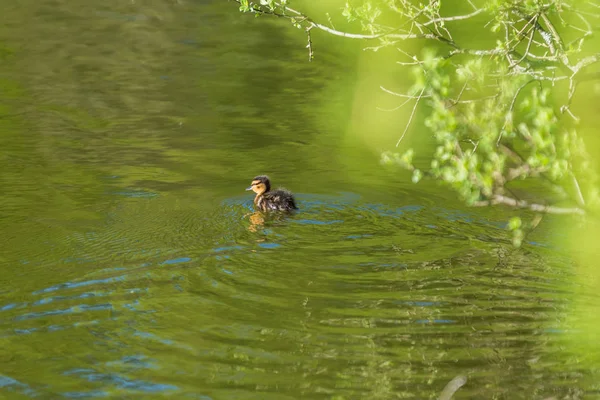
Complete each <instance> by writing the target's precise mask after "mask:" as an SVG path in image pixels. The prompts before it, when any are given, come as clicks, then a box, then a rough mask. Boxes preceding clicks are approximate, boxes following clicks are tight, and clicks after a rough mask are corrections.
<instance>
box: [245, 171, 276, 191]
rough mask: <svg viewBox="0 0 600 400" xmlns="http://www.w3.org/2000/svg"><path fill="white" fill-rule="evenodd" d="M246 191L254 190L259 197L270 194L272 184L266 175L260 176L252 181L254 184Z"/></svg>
mask: <svg viewBox="0 0 600 400" xmlns="http://www.w3.org/2000/svg"><path fill="white" fill-rule="evenodd" d="M246 190H252V191H253V192H254V193H256V194H257V195H261V194H263V193H264V192H268V191H269V190H271V182H269V177H268V176H266V175H259V176H257V177H255V178H254V179H252V184H251V185H250V187H247V188H246Z"/></svg>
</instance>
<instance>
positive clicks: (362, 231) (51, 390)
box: [0, 2, 598, 400]
mask: <svg viewBox="0 0 600 400" xmlns="http://www.w3.org/2000/svg"><path fill="white" fill-rule="evenodd" d="M36 4H38V3H36ZM85 4H87V3H85ZM85 4H84V3H81V4H80V6H82V7H84V6H85ZM227 5H229V4H228V3H225V5H223V4H220V3H219V4H216V3H215V4H213V5H205V4H200V2H198V3H193V2H192V3H190V4H183V3H178V2H165V3H162V2H153V3H149V4H148V5H146V6H145V7H147V8H135V7H136V6H134V5H130V6H127V7H125V6H122V5H119V4H116V3H115V4H108V5H105V6H103V7H93V6H90V5H89V4H88V5H87V8H85V7H84V8H77V7H78V6H77V5H60V4H50V3H47V4H46V2H42V3H41V5H40V7H39V8H38V9H36V10H37V11H36V13H37V14H35V13H34V11H32V9H31V8H27V7H25V6H23V7H24V8H23V9H20V8H19V7H16V8H12V9H10V16H11V19H10V20H11V21H13V22H14V21H16V20H19V18H34V15H32V13H34V14H35V18H36V21H37V22H38V24H37V25H35V26H34V27H32V28H31V30H28V31H27V32H26V31H25V28H22V30H18V29H19V27H18V26H17V25H16V24H12V25H8V26H7V27H5V28H3V29H4V30H3V31H2V33H3V35H2V36H1V37H2V38H3V40H4V46H5V47H6V48H13V47H14V48H17V49H20V50H19V51H16V53H15V54H13V55H11V56H9V57H7V59H6V60H7V61H6V63H7V64H6V65H7V67H6V74H5V75H4V76H5V78H3V79H4V81H3V82H5V86H6V87H9V86H10V85H12V87H14V92H13V97H11V98H9V99H8V100H6V103H5V105H4V106H3V107H4V108H3V112H4V113H5V116H4V117H3V118H2V119H0V124H1V125H0V130H1V131H2V140H3V143H2V145H3V154H2V158H0V162H1V168H2V175H1V179H2V181H1V182H2V194H0V196H1V197H0V201H1V204H0V205H1V206H2V207H1V208H0V221H1V222H2V226H1V228H0V234H1V235H2V238H3V240H2V253H1V254H0V349H1V350H0V395H1V396H3V397H5V398H49V399H54V398H95V397H100V398H102V397H104V398H150V397H169V398H191V399H202V400H210V399H214V400H216V399H299V398H307V399H362V398H373V399H396V398H413V399H428V398H430V399H435V398H438V396H440V394H441V393H442V391H443V389H444V387H445V385H446V384H447V383H448V382H449V381H450V380H452V379H453V378H455V377H461V376H462V377H466V379H467V382H466V384H464V386H462V387H461V388H460V389H458V391H457V393H456V395H455V398H477V399H479V398H481V399H491V398H501V399H545V398H550V397H552V396H554V397H555V398H569V399H575V398H586V397H587V398H593V397H594V396H595V395H597V392H594V390H597V386H595V385H596V383H595V378H597V377H598V376H597V374H596V375H594V372H593V371H589V370H585V369H584V368H581V367H579V366H578V364H577V360H576V359H574V358H572V357H571V355H570V354H568V352H567V351H566V350H565V348H564V347H563V346H562V340H563V338H564V337H565V336H566V335H568V334H569V332H567V331H565V329H564V328H563V326H562V324H561V322H562V321H563V319H564V317H565V315H566V313H567V312H568V306H569V300H570V299H571V297H572V288H571V287H570V285H569V282H570V278H571V277H572V275H573V273H574V271H573V265H572V262H571V261H570V260H569V259H568V258H567V257H566V255H565V253H564V250H563V249H562V248H561V247H560V245H559V243H560V239H561V237H560V233H554V234H550V231H549V230H548V229H547V228H545V226H548V225H545V222H546V220H545V221H544V223H543V224H542V225H541V226H540V228H539V229H538V230H536V231H535V232H534V233H533V234H532V235H531V236H530V237H528V238H527V239H526V243H525V245H524V246H523V248H522V249H520V250H515V249H514V248H513V247H512V246H511V244H510V236H509V235H508V233H507V232H506V230H505V222H506V220H507V219H508V217H509V214H508V213H504V212H502V211H490V210H478V209H465V208H463V207H462V206H461V205H460V203H458V202H455V201H453V200H452V198H451V195H450V194H448V193H447V192H445V191H444V189H441V188H437V187H433V188H432V187H429V186H427V185H426V184H425V185H424V186H414V185H412V184H411V183H409V182H408V181H409V178H408V177H407V176H405V175H402V174H398V173H396V172H390V171H387V170H384V169H383V168H382V167H381V166H379V165H377V155H373V154H367V153H365V154H363V155H362V156H361V157H358V158H356V159H352V160H351V161H352V162H348V161H343V162H340V161H339V160H338V159H337V158H336V156H335V155H334V154H336V152H338V153H343V152H344V151H349V150H348V149H349V148H350V149H354V148H360V147H359V145H358V144H357V143H353V142H350V143H348V142H344V141H343V140H342V138H341V135H342V134H340V133H339V132H341V131H343V126H342V125H343V124H339V125H340V126H338V128H337V129H338V130H337V131H335V129H333V128H335V125H336V124H335V123H332V125H330V126H323V125H319V124H320V123H319V122H318V121H322V120H323V116H322V115H320V114H319V112H320V110H319V107H318V106H317V105H315V104H314V103H313V102H314V101H315V99H316V98H317V96H316V95H315V94H314V91H315V90H316V89H315V88H316V87H318V86H319V85H320V84H323V82H325V81H329V80H330V78H331V75H332V74H333V72H328V71H329V70H328V68H331V69H332V70H335V68H338V67H339V66H337V65H336V64H335V62H334V61H330V62H329V64H328V63H324V65H323V64H321V65H320V66H316V67H313V66H303V65H302V64H300V61H299V60H304V58H305V53H303V52H302V53H295V52H293V51H292V50H291V49H293V48H295V47H294V46H296V44H295V43H293V44H290V45H289V47H285V48H284V47H282V48H280V49H278V53H271V52H270V50H269V48H263V47H261V45H260V43H263V44H264V43H268V44H270V46H275V45H274V44H273V42H269V41H268V38H270V37H273V36H275V37H277V35H276V34H279V35H280V36H281V35H283V33H282V32H286V31H287V30H286V29H284V28H281V30H280V28H276V27H274V26H273V25H271V24H267V23H265V24H255V23H254V22H253V21H251V20H250V21H249V20H248V19H244V18H243V17H241V16H239V15H237V14H236V13H235V7H233V9H231V7H229V8H228V7H226V6H227ZM123 8H125V9H123ZM73 15H78V17H79V18H81V19H82V20H77V19H75V20H74V21H71V23H69V21H70V20H69V18H71V17H73ZM69 16H70V17H69ZM89 20H91V21H94V23H95V25H87V22H89ZM198 21H203V23H204V24H200V23H198ZM84 22H85V23H84ZM57 26H59V27H61V29H53V28H56V27H57ZM27 29H30V28H27ZM212 29H215V30H216V31H217V32H219V34H212V35H211V32H212ZM261 29H262V30H261ZM113 31H114V33H113ZM48 32H54V33H55V34H56V35H55V36H51V35H48ZM26 33H27V34H28V35H29V36H30V37H31V38H33V39H28V38H27V37H26V35H25V34H26ZM113 35H114V37H113ZM240 37H242V39H240ZM128 40H129V41H131V43H133V44H131V43H130V44H129V45H126V43H129V42H128ZM238 40H242V42H238ZM281 40H283V39H282V38H279V39H278V40H277V42H276V43H277V46H283V44H282V43H281ZM61 41H62V42H61ZM82 41H83V42H85V43H87V45H83V44H82ZM19 43H25V44H21V45H22V46H24V47H19V46H21V45H19ZM27 43H29V44H27ZM59 43H62V44H61V45H60V46H59V45H58V44H59ZM11 44H12V45H11ZM11 46H12V47H11ZM86 46H92V48H93V49H91V50H90V48H88V47H86ZM136 46H139V48H138V47H136ZM247 46H255V47H254V50H253V51H249V50H248V49H247ZM267 47H268V46H267ZM58 49H62V51H59V50H58ZM136 52H139V53H140V54H138V53H136ZM105 53H106V54H111V56H107V55H106V54H105ZM288 53H289V54H288ZM165 54H168V55H169V57H165ZM286 57H289V58H292V60H289V61H286V63H287V64H286V63H284V62H283V61H281V59H285V58H286ZM323 57H325V58H326V57H327V56H326V55H324V56H323ZM331 58H332V59H333V58H334V57H331ZM113 61H114V65H113ZM52 63H55V65H54V64H52ZM128 63H129V64H128ZM136 63H137V64H136ZM26 66H27V67H26ZM302 68H304V69H302ZM90 71H96V72H95V73H92V72H90ZM239 74H241V75H242V76H241V77H240V76H237V75H239ZM266 75H269V76H268V77H266ZM236 76H237V77H236ZM6 77H8V78H6ZM250 78H252V79H250ZM277 79H280V80H279V81H278V80H277ZM271 80H274V81H273V82H272V83H269V82H271ZM319 82H320V83H319ZM9 84H10V85H9ZM7 85H8V86H7ZM263 85H264V86H263ZM267 87H268V89H269V90H266V88H267ZM284 104H288V105H289V107H284V106H283V105H284ZM346 105H347V104H346ZM341 106H344V103H343V102H342V104H341ZM267 110H269V111H273V110H275V111H276V112H274V113H273V115H270V114H269V113H267V112H266V111H267ZM23 115H25V116H23ZM311 118H313V119H311ZM319 118H321V119H319ZM352 151H354V153H352V154H358V153H360V151H359V150H352ZM357 152H358V153H357ZM361 154H362V153H361ZM352 166H354V169H352ZM258 173H270V174H272V175H273V176H275V179H274V180H275V185H276V186H277V184H278V183H282V184H285V185H286V186H287V187H288V188H290V189H292V190H294V191H295V192H297V193H298V194H297V198H298V204H299V208H300V209H299V211H298V212H296V213H294V214H292V215H288V216H270V217H267V218H266V219H265V220H264V223H262V224H259V225H256V224H255V223H253V222H252V221H256V220H253V218H252V213H253V210H252V201H251V197H250V195H248V194H247V193H245V192H243V189H244V187H246V186H247V184H248V182H249V181H250V179H251V178H252V177H253V176H254V175H257V174H258ZM277 179H279V181H283V182H279V181H277Z"/></svg>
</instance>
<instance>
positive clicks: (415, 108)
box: [396, 86, 425, 147]
mask: <svg viewBox="0 0 600 400" xmlns="http://www.w3.org/2000/svg"><path fill="white" fill-rule="evenodd" d="M424 91H425V86H423V89H421V93H419V97H417V101H415V106H414V107H413V109H412V112H411V113H410V118H409V119H408V122H407V123H406V127H405V128H404V132H402V136H400V139H398V142H396V147H398V145H399V144H400V142H401V141H402V139H404V135H406V132H408V127H409V126H410V122H411V121H412V119H413V117H414V116H415V111H416V110H417V105H418V104H419V101H420V100H421V97H423V92H424Z"/></svg>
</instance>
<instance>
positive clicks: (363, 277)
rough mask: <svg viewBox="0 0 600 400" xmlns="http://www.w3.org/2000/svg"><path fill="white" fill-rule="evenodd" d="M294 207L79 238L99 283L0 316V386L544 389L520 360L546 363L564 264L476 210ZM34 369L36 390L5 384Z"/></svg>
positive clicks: (130, 223)
mask: <svg viewBox="0 0 600 400" xmlns="http://www.w3.org/2000/svg"><path fill="white" fill-rule="evenodd" d="M299 200H300V201H299V203H300V205H301V209H300V211H299V212H297V213H295V214H293V215H291V216H289V217H287V218H283V219H281V218H275V219H273V220H269V219H267V221H266V222H265V225H264V226H262V227H260V228H259V229H257V230H256V231H255V232H252V231H250V230H248V229H247V228H248V227H249V222H248V221H247V219H246V218H244V215H246V214H247V213H248V211H249V210H248V204H247V202H246V201H241V200H240V201H234V200H232V201H230V202H228V203H226V204H225V205H224V206H223V209H222V210H220V211H215V212H213V213H210V214H202V213H199V212H197V211H196V210H195V209H193V208H180V209H178V210H173V212H172V213H171V214H170V215H169V217H168V218H161V219H156V218H154V217H153V216H152V215H153V214H152V213H151V212H149V211H150V210H148V209H142V210H137V211H132V212H130V213H127V214H126V216H125V217H124V216H120V217H115V219H114V221H115V222H114V223H115V225H113V226H112V227H111V230H110V231H107V232H97V234H95V235H94V237H93V240H89V242H86V241H85V237H82V239H80V240H81V241H80V242H79V243H80V247H81V249H83V250H81V251H80V252H79V253H80V254H75V255H73V256H75V257H77V258H85V259H87V260H91V261H90V262H89V263H86V264H85V265H86V266H87V265H93V266H98V267H99V268H98V269H96V270H93V269H89V267H86V268H88V269H86V271H87V272H86V274H85V276H84V275H81V277H80V278H79V279H69V280H68V281H63V282H62V283H61V282H58V283H51V284H48V285H47V286H44V287H38V288H36V289H35V290H31V291H30V292H29V293H23V294H22V295H21V296H19V300H18V301H17V299H16V298H15V299H11V301H8V302H6V303H5V304H0V321H2V325H1V330H0V340H2V341H3V344H5V345H6V348H11V349H12V352H13V353H14V354H15V356H16V357H19V359H21V360H23V361H22V363H18V365H17V367H15V369H14V370H15V373H16V375H14V376H15V377H18V378H19V380H18V381H17V380H16V378H8V377H6V378H4V380H0V384H3V385H4V386H5V387H10V388H12V389H11V390H13V391H16V392H19V393H22V394H25V395H33V394H34V393H41V394H43V393H45V390H47V388H48V387H51V388H52V390H53V392H54V393H62V394H63V396H64V397H75V398H76V397H95V396H97V397H100V396H106V397H114V396H118V395H123V396H125V395H130V394H132V393H135V394H138V395H144V394H156V393H161V394H164V395H166V396H177V397H178V398H183V397H184V396H192V395H194V396H196V398H197V395H198V393H199V392H202V396H208V397H207V398H214V399H217V398H234V397H235V398H260V399H265V398H273V399H275V398H277V399H282V398H290V399H292V398H298V397H307V398H332V396H338V397H339V398H364V397H378V398H393V397H394V396H396V397H398V396H400V397H415V396H416V397H417V398H427V397H437V395H439V393H440V392H441V390H442V389H443V387H444V386H445V385H446V383H447V382H448V381H449V380H450V379H452V378H453V377H455V376H456V375H457V374H458V372H460V373H461V374H465V375H469V383H468V384H467V385H465V387H463V388H461V389H460V390H461V391H460V392H459V393H463V392H464V394H463V395H466V396H474V397H478V396H479V397H481V395H482V394H483V393H485V390H488V392H487V393H488V394H489V391H490V390H491V391H492V392H493V393H496V394H498V395H503V393H504V389H503V388H502V385H500V383H502V382H510V384H511V385H517V386H521V387H530V389H531V390H534V389H536V388H538V389H539V388H541V387H542V385H541V384H539V385H538V386H539V387H538V386H536V385H533V386H532V383H531V382H532V380H531V379H530V378H531V374H532V372H531V366H530V364H529V361H528V360H531V359H536V357H542V358H544V357H546V354H549V355H550V356H552V354H553V352H554V351H556V350H554V348H552V347H548V346H546V347H544V346H543V343H544V341H548V340H549V339H548V337H547V336H545V335H548V334H550V333H549V332H550V331H549V329H551V328H554V326H553V324H554V323H552V322H551V321H553V320H555V319H556V318H557V315H560V312H561V309H562V308H563V307H564V299H565V298H566V297H567V296H568V293H569V291H568V289H566V288H564V287H563V285H562V282H563V281H564V275H565V274H568V273H569V271H568V269H566V268H565V267H564V265H565V260H564V259H561V258H560V257H559V256H558V255H556V254H552V253H550V252H549V251H547V250H544V252H543V253H540V252H537V250H534V249H531V248H526V249H525V250H523V251H520V252H514V251H513V250H512V248H511V247H510V244H509V241H508V239H507V237H506V234H505V232H504V231H503V230H501V229H498V228H497V224H496V223H495V222H494V221H487V220H485V219H484V218H481V217H479V216H477V215H475V214H474V215H460V216H459V217H457V214H456V213H451V212H440V213H436V212H432V210H431V209H429V208H423V207H420V206H405V207H397V208H394V207H390V208H387V207H385V206H383V205H370V204H362V203H361V202H360V200H359V199H357V198H356V197H353V196H348V195H344V196H339V197H329V198H325V197H314V198H313V197H311V196H308V195H305V196H299ZM148 207H150V208H151V206H148ZM449 215H451V216H452V217H449ZM467 220H468V221H470V222H469V223H463V222H464V221H467ZM461 221H463V222H461ZM148 224H150V225H148ZM484 233H485V236H484V235H483V234H484ZM482 238H483V240H482ZM111 246H112V247H111ZM123 246H124V247H123ZM117 249H118V250H119V252H120V254H121V256H119V257H113V256H111V251H113V250H114V251H116V250H117ZM3 298H5V297H3ZM549 321H550V322H549ZM552 334H553V335H557V333H552ZM559 334H560V333H559ZM540 337H543V339H540ZM40 354H43V357H41V358H40V357H39V355H40ZM36 355H37V356H36ZM36 357H37V358H36ZM33 360H36V362H35V363H34V364H33V368H40V369H43V370H45V371H47V376H48V377H49V378H48V379H46V380H44V379H41V380H36V379H33V380H30V381H27V380H23V379H21V376H27V374H26V373H25V372H24V371H25V370H26V368H30V367H31V365H32V363H33ZM546 362H548V360H546ZM506 365H510V366H511V369H512V370H509V369H508V368H506ZM515 371H518V373H517V374H516V375H515ZM536 374H537V375H536V376H538V377H539V376H541V377H545V378H547V379H545V380H546V381H548V380H549V379H550V378H552V377H553V376H554V375H553V372H552V369H551V368H550V369H546V370H543V371H536ZM58 377H60V378H58ZM11 379H12V380H11ZM34 382H35V383H36V384H33V383H34ZM27 385H31V386H27ZM528 385H529V386H528ZM490 387H491V388H493V389H485V390H484V389H483V388H490ZM82 388H85V390H82ZM540 390H541V389H540ZM553 390H558V391H560V390H563V389H561V386H557V387H554V389H553ZM516 398H519V397H518V396H517V397H516ZM522 398H525V397H522Z"/></svg>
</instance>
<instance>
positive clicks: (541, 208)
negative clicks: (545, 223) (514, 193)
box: [473, 194, 585, 215]
mask: <svg viewBox="0 0 600 400" xmlns="http://www.w3.org/2000/svg"><path fill="white" fill-rule="evenodd" d="M497 204H503V205H507V206H511V207H515V208H523V209H529V210H531V211H535V212H541V213H547V214H578V215H585V210H583V209H581V208H579V207H571V208H568V207H555V206H545V205H542V204H534V203H528V202H527V201H525V200H517V199H513V198H512V197H506V196H503V195H500V194H496V195H494V196H493V197H492V198H491V199H490V200H484V201H478V202H475V203H474V204H473V205H474V206H476V207H484V206H490V205H497Z"/></svg>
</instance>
